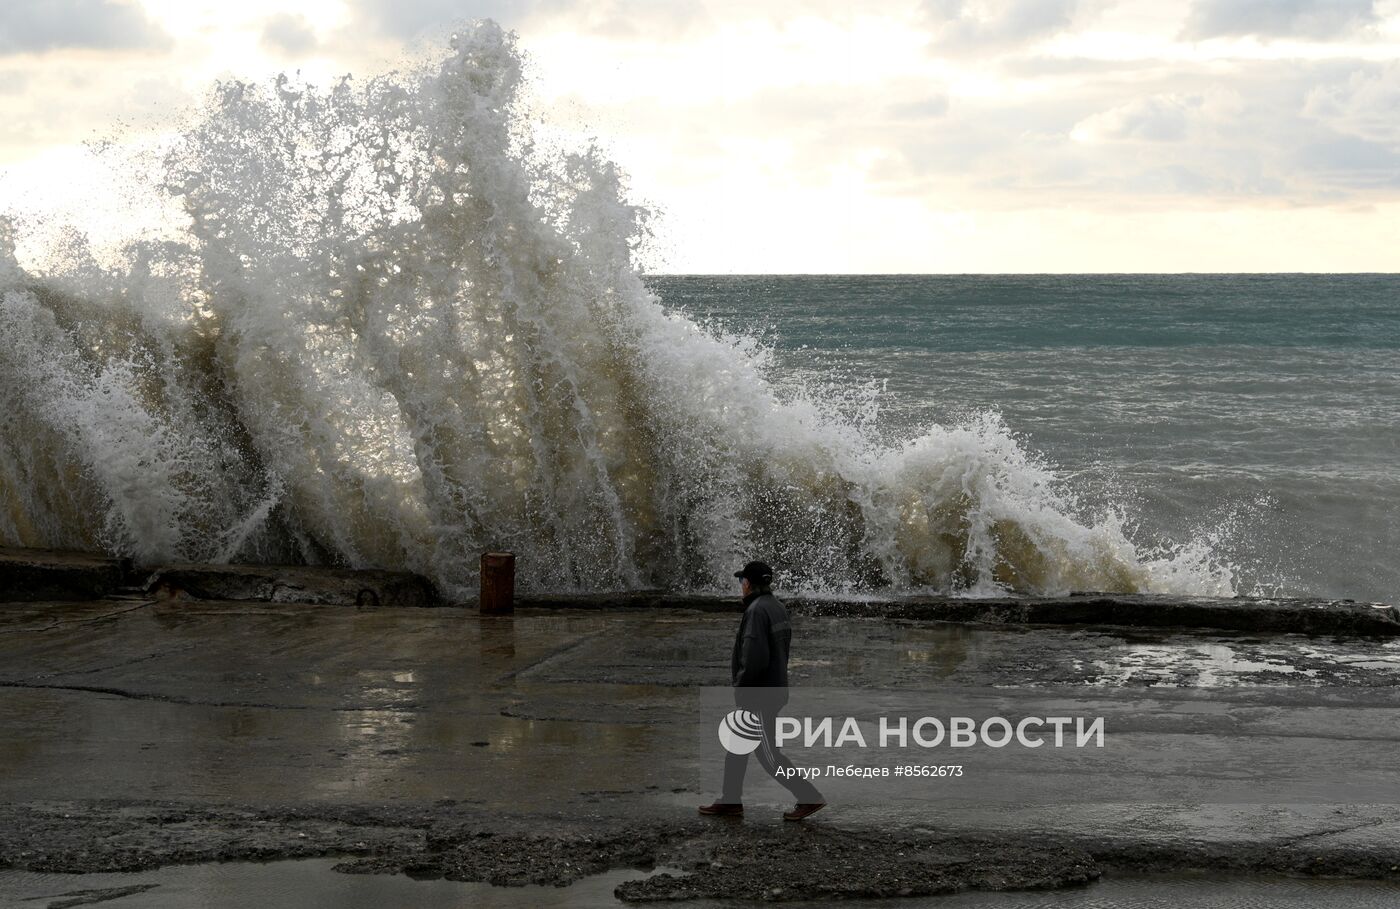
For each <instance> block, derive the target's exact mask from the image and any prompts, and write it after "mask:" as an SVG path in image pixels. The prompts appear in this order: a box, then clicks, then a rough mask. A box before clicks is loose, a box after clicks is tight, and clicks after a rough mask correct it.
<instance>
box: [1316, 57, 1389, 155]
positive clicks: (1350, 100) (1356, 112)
mask: <svg viewBox="0 0 1400 909" xmlns="http://www.w3.org/2000/svg"><path fill="white" fill-rule="evenodd" d="M1303 112H1304V113H1305V114H1306V115H1307V116H1309V117H1313V118H1315V119H1317V120H1318V121H1320V122H1322V123H1325V124H1327V125H1328V126H1330V127H1331V128H1332V129H1334V130H1336V131H1338V132H1340V133H1345V134H1347V135H1350V136H1355V137H1358V138H1361V139H1367V140H1370V141H1374V142H1380V143H1385V144H1389V145H1391V146H1392V147H1395V146H1400V62H1395V63H1389V64H1386V65H1383V66H1365V67H1362V68H1358V69H1357V70H1355V71H1353V72H1352V73H1351V74H1350V75H1349V76H1347V78H1346V80H1345V81H1342V82H1336V83H1332V84H1327V85H1319V86H1317V87H1316V88H1314V89H1312V90H1311V91H1309V92H1308V95H1307V99H1306V101H1305V103H1304V106H1303Z"/></svg>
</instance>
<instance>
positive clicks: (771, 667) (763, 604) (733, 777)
mask: <svg viewBox="0 0 1400 909" xmlns="http://www.w3.org/2000/svg"><path fill="white" fill-rule="evenodd" d="M734 577H736V578H739V579H740V582H741V585H740V586H741V592H742V594H743V604H744V617H743V619H742V620H740V622H739V633H738V634H737V635H735V637H734V652H733V654H732V655H731V657H730V661H729V668H730V676H731V682H732V684H733V686H734V703H735V705H736V706H738V707H739V708H741V709H743V710H748V711H751V712H753V713H754V714H756V715H757V716H758V718H759V723H760V726H761V728H762V731H763V739H762V741H760V742H759V745H758V747H757V748H756V749H755V750H754V753H755V754H757V755H758V762H759V764H761V765H762V767H763V769H764V770H766V771H767V772H768V774H769V776H772V777H773V778H774V779H776V780H777V781H778V782H779V783H781V784H782V785H783V786H784V787H785V788H786V789H787V790H788V791H789V792H791V793H792V795H793V798H795V799H796V800H797V805H796V806H795V807H794V808H793V810H791V811H787V812H784V813H783V819H784V820H789V821H800V820H802V819H803V818H804V817H807V816H808V815H809V814H812V813H814V812H816V811H817V810H819V809H820V808H822V806H824V805H825V804H826V800H825V799H823V798H822V794H821V793H820V792H818V791H817V787H815V786H813V785H812V783H811V782H810V781H809V780H805V779H803V778H802V777H801V776H800V775H798V774H797V773H795V772H792V771H795V769H796V768H795V767H793V763H792V761H790V760H788V759H787V757H786V756H785V755H784V754H783V753H782V752H781V751H779V750H778V746H777V740H776V738H775V735H776V732H777V724H778V711H780V710H781V709H782V708H783V706H784V705H785V704H787V700H788V691H787V682H788V679H787V662H788V650H789V648H790V647H791V645H792V623H791V622H789V621H788V614H787V610H786V609H784V608H783V604H782V603H780V602H779V601H778V598H777V597H775V596H774V595H773V588H772V586H771V585H772V583H773V570H772V569H771V568H769V567H768V566H767V565H766V564H764V563H763V562H749V563H748V564H747V565H745V566H744V567H743V568H741V569H740V570H738V571H736V572H734ZM748 764H749V756H748V754H734V753H732V752H728V753H726V754H725V757H724V794H723V795H722V796H721V797H720V800H719V801H718V802H715V803H714V804H713V805H702V806H701V807H700V813H701V814H719V815H740V814H743V813H744V804H743V793H744V771H745V770H746V769H747V768H748ZM779 768H782V769H783V770H785V771H788V772H785V773H784V774H783V775H782V776H778V775H777V771H778V769H779Z"/></svg>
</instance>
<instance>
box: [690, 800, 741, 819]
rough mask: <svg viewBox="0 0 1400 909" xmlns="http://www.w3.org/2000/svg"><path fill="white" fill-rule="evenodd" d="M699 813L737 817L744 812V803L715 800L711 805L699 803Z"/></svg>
mask: <svg viewBox="0 0 1400 909" xmlns="http://www.w3.org/2000/svg"><path fill="white" fill-rule="evenodd" d="M700 813H701V814H709V815H718V816H720V817H738V816H739V815H742V814H743V813H744V805H743V803H742V802H715V803H714V804H713V805H701V806H700Z"/></svg>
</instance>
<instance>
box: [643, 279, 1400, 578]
mask: <svg viewBox="0 0 1400 909" xmlns="http://www.w3.org/2000/svg"><path fill="white" fill-rule="evenodd" d="M648 284H649V286H650V287H651V288H652V289H653V290H654V291H655V292H656V293H657V294H658V295H659V296H660V298H661V300H662V302H663V304H664V305H666V306H667V307H669V308H673V309H681V310H684V311H685V312H686V313H687V314H689V315H690V316H691V317H693V318H697V319H700V320H703V321H709V322H713V323H718V324H720V325H722V326H724V327H727V328H729V329H731V330H736V331H742V332H744V333H746V334H756V335H759V336H761V337H762V338H763V339H764V340H765V341H766V342H767V343H769V344H771V345H772V346H773V348H774V354H775V357H774V365H773V366H772V367H771V372H772V378H773V380H774V381H775V382H777V383H778V384H779V385H782V384H783V383H788V384H800V383H812V382H816V383H827V384H834V385H839V386H846V387H851V386H855V385H859V384H861V383H867V382H874V383H876V387H877V388H879V389H881V390H882V391H883V394H881V395H880V396H879V402H880V413H879V416H878V418H877V425H878V427H879V431H880V432H881V433H882V434H883V435H884V436H885V437H886V438H887V439H889V440H890V441H892V442H895V441H898V440H900V439H902V438H909V437H913V436H914V435H916V434H917V433H918V432H920V431H921V428H922V427H925V426H927V425H929V424H931V423H940V424H949V423H957V422H959V421H965V420H967V419H969V417H970V416H972V415H975V414H976V413H978V412H981V411H986V410H995V411H998V412H1000V414H1001V415H1002V418H1003V420H1004V422H1005V424H1006V426H1007V428H1008V429H1010V430H1011V431H1012V432H1013V433H1015V434H1016V435H1017V436H1018V437H1020V438H1021V439H1022V440H1023V441H1024V444H1025V445H1026V446H1027V447H1028V448H1029V449H1031V450H1032V451H1033V452H1034V453H1035V454H1036V455H1037V456H1039V457H1041V458H1043V459H1044V460H1045V461H1046V462H1048V463H1049V464H1050V465H1052V466H1053V467H1054V468H1055V471H1056V473H1057V474H1058V475H1060V476H1063V477H1065V478H1066V480H1067V482H1068V483H1069V484H1070V485H1071V486H1073V488H1074V489H1075V491H1076V493H1077V494H1078V496H1079V498H1080V499H1081V502H1082V503H1083V504H1084V505H1085V506H1086V507H1094V506H1096V505H1101V504H1105V503H1117V504H1118V505H1119V506H1120V507H1122V508H1123V509H1124V510H1125V512H1126V513H1127V518H1128V520H1129V525H1130V526H1129V533H1130V536H1131V537H1132V538H1133V539H1134V541H1135V542H1138V543H1140V544H1143V545H1147V546H1151V545H1152V544H1153V543H1154V541H1160V542H1162V543H1167V542H1168V541H1171V540H1180V539H1183V538H1190V537H1198V536H1205V537H1207V538H1209V539H1211V540H1212V548H1213V549H1214V551H1215V555H1216V556H1217V558H1220V559H1222V560H1224V561H1227V562H1228V563H1230V564H1232V565H1234V566H1235V567H1236V569H1237V572H1238V582H1237V590H1238V592H1240V593H1261V594H1306V595H1318V596H1328V597H1338V598H1353V599H1358V600H1378V601H1384V602H1391V603H1400V275H1292V274H1277V275H1022V276H996V275H952V276H931V275H930V276H913V275H908V276H906V275H869V276H824V275H810V276H808V275H802V276H783V275H764V276H724V277H717V276H652V277H650V278H648Z"/></svg>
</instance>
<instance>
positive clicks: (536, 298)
mask: <svg viewBox="0 0 1400 909" xmlns="http://www.w3.org/2000/svg"><path fill="white" fill-rule="evenodd" d="M520 77H521V63H520V56H519V54H518V53H517V51H516V49H515V47H514V42H513V40H512V38H511V36H510V35H508V34H506V33H504V32H502V31H501V30H500V29H499V28H498V27H497V26H496V25H495V24H494V23H490V22H482V23H478V24H476V25H473V26H471V27H468V28H464V29H463V30H462V32H461V33H460V34H459V35H457V36H456V37H455V38H454V39H453V42H452V46H451V50H450V52H449V53H448V54H447V55H446V59H445V60H444V61H443V62H442V64H441V66H440V67H438V68H437V69H436V70H434V71H430V72H426V73H420V74H416V75H403V74H394V75H388V76H384V77H380V78H377V79H373V80H371V81H369V82H367V83H365V84H363V85H360V84H357V83H355V82H354V81H352V80H350V79H348V78H347V79H345V80H342V81H340V82H338V83H337V84H335V85H333V86H331V87H330V88H329V89H317V88H314V87H310V86H305V85H297V84H294V83H293V82H292V81H291V80H289V79H287V78H286V77H281V78H279V79H277V80H276V81H275V82H273V83H271V84H269V85H266V86H259V85H252V84H246V83H240V82H231V83H226V84H222V85H220V86H219V87H218V88H217V90H216V91H215V93H214V95H213V97H212V99H211V101H210V103H209V105H208V107H207V109H206V110H205V111H204V112H203V115H202V116H201V117H200V118H199V119H198V120H197V121H196V122H195V124H194V125H193V126H191V127H189V128H188V129H187V130H186V131H185V132H184V133H183V134H182V136H181V138H180V140H179V141H178V142H177V143H175V145H174V146H173V148H172V149H171V150H170V152H169V155H168V157H167V158H166V160H165V165H164V180H163V184H162V185H163V191H164V192H166V193H168V194H169V195H170V197H171V199H172V200H173V201H175V202H176V203H178V205H179V207H180V209H181V210H182V211H183V212H184V215H185V217H186V218H187V224H186V226H185V227H184V228H183V230H182V232H181V234H182V235H181V236H180V237H179V238H178V239H176V240H172V241H164V242H152V241H141V242H133V243H131V244H129V245H128V247H127V248H126V250H125V253H124V256H123V260H124V261H123V264H122V265H121V266H120V267H118V268H115V269H104V268H103V267H101V266H99V265H97V264H96V263H95V262H94V261H93V260H92V258H91V256H89V255H87V254H86V252H85V251H84V250H83V248H82V243H81V241H80V240H77V239H75V240H73V241H72V248H71V249H68V250H66V251H65V253H64V255H63V256H62V257H59V258H58V259H56V260H54V262H58V263H59V264H54V262H51V263H49V264H48V265H47V266H46V267H45V268H43V269H33V270H31V271H29V272H26V271H25V270H23V269H21V268H20V267H19V265H18V263H17V262H16V261H15V258H14V254H13V241H12V238H10V237H9V236H4V237H0V242H3V244H4V245H3V247H0V404H3V406H4V416H3V418H0V419H3V421H4V422H3V430H4V432H3V436H0V542H3V543H7V544H15V545H26V546H73V547H101V548H104V549H107V550H110V551H114V552H119V553H123V554H128V555H132V556H134V557H136V558H138V559H140V560H141V561H143V562H148V563H154V562H159V561H165V560H189V559H194V560H215V561H238V560H251V561H298V562H310V563H336V564H345V565H351V566H358V567H365V566H376V567H389V568H406V569H409V570H413V571H419V572H423V573H425V574H427V575H429V576H430V577H432V578H433V579H434V580H435V581H436V582H437V583H438V584H439V585H440V586H441V587H442V588H443V589H444V591H445V592H446V593H448V595H450V596H461V595H465V594H467V593H468V592H470V590H471V589H472V587H473V586H474V584H475V580H476V565H477V558H478V555H479V553H480V552H481V551H483V550H485V549H491V548H507V549H511V550H514V551H515V552H516V553H517V554H518V564H519V566H520V572H521V579H520V580H521V583H522V586H524V587H526V588H529V589H555V590H568V589H581V590H599V589H618V588H638V587H670V588H690V589H709V588H718V587H725V586H730V583H731V581H732V578H731V577H730V574H731V572H732V570H733V568H734V566H735V565H737V564H741V563H742V562H743V561H744V560H746V559H747V558H750V557H762V558H764V559H766V560H768V561H770V562H772V563H773V564H775V565H776V566H777V567H778V569H779V571H780V573H781V577H780V579H779V580H780V583H782V584H783V585H784V586H786V587H789V588H805V589H822V590H838V591H853V592H858V591H861V590H868V589H873V588H894V589H905V590H909V589H929V588H932V589H940V590H951V591H956V592H963V593H968V594H972V595H978V594H990V593H998V592H1002V591H1005V590H1016V591H1024V592H1063V591H1066V590H1069V589H1072V588H1073V589H1099V590H1117V591H1131V590H1163V591H1174V592H1181V593H1202V594H1227V595H1228V594H1230V593H1231V592H1232V575H1231V572H1230V570H1229V569H1228V567H1226V566H1222V565H1219V564H1217V563H1216V562H1215V561H1214V560H1213V559H1212V558H1211V557H1210V553H1209V550H1208V548H1205V549H1203V548H1202V546H1201V545H1200V544H1199V543H1198V542H1195V541H1186V542H1185V543H1184V544H1183V545H1182V546H1181V547H1180V548H1179V550H1178V551H1177V552H1175V553H1168V554H1166V555H1164V556H1161V557H1159V558H1145V557H1144V556H1142V555H1141V554H1140V553H1139V552H1138V551H1137V549H1136V548H1135V547H1134V545H1133V544H1132V542H1131V541H1130V540H1129V539H1128V537H1127V536H1126V534H1125V533H1124V530H1123V524H1122V519H1121V516H1119V515H1117V514H1116V513H1113V512H1111V511H1110V512H1108V513H1106V514H1101V515H1098V516H1086V515H1083V514H1081V513H1080V511H1081V510H1080V509H1079V508H1078V505H1077V503H1076V502H1075V500H1074V497H1073V495H1072V493H1071V492H1070V491H1069V490H1067V488H1066V484H1064V483H1063V482H1061V481H1059V480H1058V479H1057V477H1056V476H1055V474H1054V472H1053V471H1052V470H1050V469H1049V468H1048V467H1047V466H1045V465H1044V464H1043V463H1041V462H1040V461H1039V460H1038V459H1037V458H1036V457H1035V456H1034V455H1033V454H1032V453H1030V452H1029V451H1028V450H1027V449H1026V447H1025V446H1023V445H1022V444H1020V442H1019V441H1018V440H1017V439H1016V438H1015V437H1014V436H1013V434H1012V433H1011V432H1009V431H1008V429H1007V428H1006V427H1005V426H1004V425H1003V423H1002V421H1001V420H1000V419H999V418H998V417H997V416H995V415H994V414H985V415H982V416H980V417H978V418H976V419H973V420H971V421H969V422H967V423H965V424H963V425H958V426H931V427H929V428H928V429H927V431H926V432H924V433H923V434H922V435H921V436H919V437H918V438H916V439H914V440H912V441H908V442H904V443H901V444H898V445H885V444H882V443H881V442H879V441H878V440H877V437H876V434H875V433H874V432H873V430H872V429H871V427H870V422H871V421H870V419H869V416H870V415H869V414H868V413H867V414H865V415H864V416H859V415H857V416H852V415H850V414H849V413H846V412H843V411H842V409H841V408H840V407H839V406H836V404H835V403H834V402H835V401H837V400H838V399H839V397H840V393H839V391H838V390H835V389H831V388H822V387H820V386H819V385H814V386H813V387H810V388H807V389H805V390H800V391H799V392H797V393H795V394H784V395H779V393H778V391H777V390H776V388H775V386H774V384H773V383H772V382H771V381H770V375H771V367H772V363H773V360H772V356H773V352H772V350H771V349H769V348H767V347H765V346H764V345H763V344H761V343H760V342H759V341H757V340H756V339H754V338H749V337H745V336H742V335H735V334H728V333H725V332H724V331H722V330H719V329H716V328H713V327H704V326H701V325H699V324H697V323H696V322H694V321H692V320H690V319H689V318H687V317H686V316H685V315H684V314H682V313H679V312H675V311H668V310H666V309H665V308H663V307H662V306H661V305H660V304H659V302H658V301H657V300H656V298H655V297H654V296H652V295H651V294H650V293H649V292H648V291H647V290H646V288H645V287H644V286H643V284H642V281H641V277H640V274H639V271H638V269H637V268H636V267H635V264H634V251H635V248H636V246H637V244H638V243H639V242H640V241H641V239H642V238H643V237H644V236H645V234H646V231H647V213H646V212H645V211H644V210H642V209H640V208H638V207H636V206H634V205H632V204H629V202H628V201H627V197H626V192H625V186H624V181H623V177H622V175H621V174H620V173H619V172H618V170H617V168H616V167H615V166H614V165H613V164H612V163H611V162H609V161H608V160H606V159H605V158H604V157H603V156H602V155H601V154H599V153H598V152H597V151H595V150H587V151H583V152H578V153H571V154H551V153H549V152H547V151H545V150H541V149H539V148H537V147H535V145H534V144H533V143H532V142H531V138H530V131H529V124H528V122H526V120H525V118H524V116H523V114H522V111H521V110H520V107H519V103H518V101H517V94H518V90H519V83H520Z"/></svg>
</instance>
